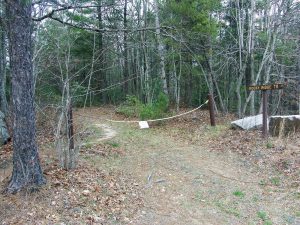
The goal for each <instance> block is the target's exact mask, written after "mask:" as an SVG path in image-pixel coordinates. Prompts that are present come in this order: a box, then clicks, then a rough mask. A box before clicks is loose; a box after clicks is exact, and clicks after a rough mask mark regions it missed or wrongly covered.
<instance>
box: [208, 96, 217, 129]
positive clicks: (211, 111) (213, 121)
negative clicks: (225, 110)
mask: <svg viewBox="0 0 300 225" xmlns="http://www.w3.org/2000/svg"><path fill="white" fill-rule="evenodd" d="M208 103H209V104H208V105H209V117H210V125H211V126H213V127H215V126H216V118H215V108H214V107H215V103H214V97H213V96H212V94H209V95H208Z"/></svg>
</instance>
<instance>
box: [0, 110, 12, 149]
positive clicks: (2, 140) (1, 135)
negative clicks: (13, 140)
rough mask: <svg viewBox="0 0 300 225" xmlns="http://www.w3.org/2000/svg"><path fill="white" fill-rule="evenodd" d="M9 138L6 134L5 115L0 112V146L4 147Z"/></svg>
mask: <svg viewBox="0 0 300 225" xmlns="http://www.w3.org/2000/svg"><path fill="white" fill-rule="evenodd" d="M9 138H10V136H9V134H8V130H7V126H6V122H5V115H4V113H3V112H1V111H0V145H4V144H6V143H7V142H8V140H9Z"/></svg>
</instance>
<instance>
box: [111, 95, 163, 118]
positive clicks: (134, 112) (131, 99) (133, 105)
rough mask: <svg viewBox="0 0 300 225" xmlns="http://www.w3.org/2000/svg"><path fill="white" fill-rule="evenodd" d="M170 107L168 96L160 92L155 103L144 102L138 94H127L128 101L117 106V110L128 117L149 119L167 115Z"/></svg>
mask: <svg viewBox="0 0 300 225" xmlns="http://www.w3.org/2000/svg"><path fill="white" fill-rule="evenodd" d="M168 108H169V99H168V97H167V96H166V95H165V94H163V93H160V94H159V95H158V97H157V100H156V101H155V102H154V103H153V104H143V103H141V101H140V100H139V99H138V98H137V97H136V96H127V97H126V101H125V102H124V103H123V104H122V105H121V106H119V107H118V108H117V110H116V112H117V113H120V114H123V115H125V116H127V117H139V118H140V119H141V120H147V119H157V118H161V117H163V116H165V115H166V113H167V112H168Z"/></svg>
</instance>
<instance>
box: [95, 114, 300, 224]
mask: <svg viewBox="0 0 300 225" xmlns="http://www.w3.org/2000/svg"><path fill="white" fill-rule="evenodd" d="M106 118H108V117H106V116H105V115H102V116H99V120H97V123H99V124H101V123H107V121H105V119H106ZM195 123H197V121H195ZM198 123H199V121H198ZM110 125H111V126H112V127H113V129H115V130H117V132H118V135H117V136H116V137H114V138H113V139H112V140H113V142H114V143H115V145H119V146H121V147H122V148H123V149H124V151H125V154H124V155H122V156H121V157H119V158H118V159H117V160H115V161H112V160H107V159H105V158H101V157H99V159H98V160H99V161H98V164H97V165H98V166H99V167H101V168H105V169H108V170H121V171H123V172H125V173H128V174H131V175H132V176H133V177H134V178H135V179H137V180H138V181H139V182H138V183H139V185H140V187H141V188H142V190H143V198H144V207H143V208H140V209H139V210H138V211H137V213H136V215H135V216H134V218H132V219H131V220H130V222H131V223H132V224H297V223H299V221H300V220H299V207H300V204H299V189H297V188H291V187H285V185H287V183H285V181H284V179H285V178H284V176H283V175H282V174H279V173H277V172H276V171H274V170H272V169H271V168H269V167H265V169H264V170H262V168H261V167H258V166H257V165H255V164H254V163H252V162H249V160H247V159H245V158H241V157H240V156H239V155H237V154H236V153H231V152H226V151H223V152H218V151H215V150H214V149H212V147H211V146H209V143H208V142H209V141H210V139H211V138H213V137H214V136H218V135H221V134H222V133H223V132H224V131H225V132H226V129H227V128H217V129H212V128H209V127H207V126H206V125H205V124H204V125H203V124H202V125H200V126H204V127H205V126H206V131H204V133H202V134H201V133H200V134H199V133H197V132H194V131H193V130H192V128H191V130H190V131H187V130H185V129H181V128H180V127H178V126H176V127H172V128H170V127H169V126H170V124H163V125H158V126H154V127H153V128H151V129H145V130H140V129H138V125H137V124H135V125H130V124H126V123H125V124H120V123H111V124H110ZM171 126H172V125H171ZM218 129H219V130H218ZM222 129H225V130H223V131H222ZM193 136H198V137H197V138H196V140H194V141H193ZM202 136H203V137H202ZM232 138H233V139H234V138H235V137H232ZM224 144H225V143H224ZM225 145H226V144H225ZM221 147H222V146H221ZM223 147H224V148H225V147H226V146H223ZM253 147H255V146H253ZM271 222H272V223H271Z"/></svg>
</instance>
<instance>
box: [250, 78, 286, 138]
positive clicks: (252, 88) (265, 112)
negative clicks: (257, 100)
mask: <svg viewBox="0 0 300 225" xmlns="http://www.w3.org/2000/svg"><path fill="white" fill-rule="evenodd" d="M283 88H284V84H265V85H253V86H248V87H247V89H248V90H249V91H262V100H263V102H262V103H263V106H262V109H263V128H262V135H263V137H264V138H267V137H268V90H276V89H283Z"/></svg>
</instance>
